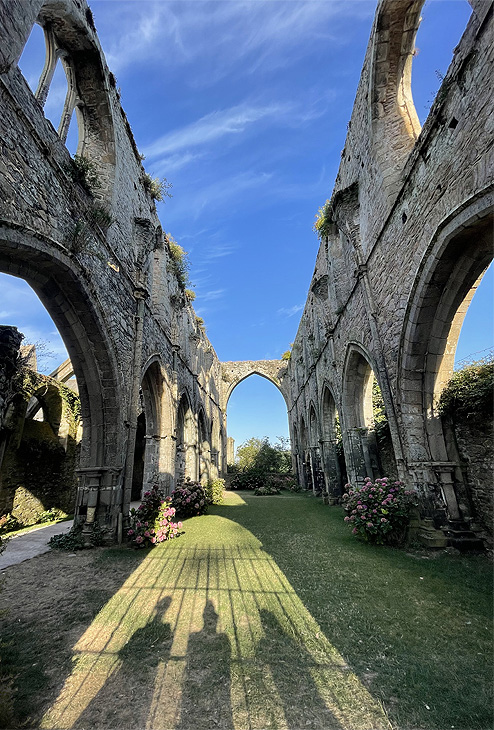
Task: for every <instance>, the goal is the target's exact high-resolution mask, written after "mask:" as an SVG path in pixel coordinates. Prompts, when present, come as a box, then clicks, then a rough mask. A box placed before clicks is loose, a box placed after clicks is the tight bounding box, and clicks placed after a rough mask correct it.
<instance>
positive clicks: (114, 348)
mask: <svg viewBox="0 0 494 730" xmlns="http://www.w3.org/2000/svg"><path fill="white" fill-rule="evenodd" d="M423 1H424V0H379V2H378V7H377V12H376V17H375V21H374V25H373V29H372V33H371V38H370V41H369V45H368V48H367V53H366V56H365V61H364V65H363V70H362V75H361V79H360V84H359V87H358V90H357V94H356V99H355V105H354V109H353V113H352V117H351V120H350V122H349V125H348V135H347V139H346V143H345V148H344V150H343V152H342V157H341V165H340V169H339V173H338V176H337V179H336V184H335V188H334V191H333V193H332V196H331V198H330V200H329V202H328V203H327V205H326V207H325V227H324V233H323V235H322V236H321V246H320V249H319V253H318V256H317V260H316V263H315V269H314V274H313V278H312V281H311V282H310V288H309V294H308V297H307V302H306V305H305V309H304V312H303V315H302V318H301V322H300V326H299V329H298V333H297V336H296V339H295V342H294V345H293V349H292V353H291V358H290V359H289V360H287V361H283V360H280V361H264V362H242V363H236V362H227V363H222V362H220V361H219V360H218V358H217V356H216V353H215V351H214V349H213V346H212V344H211V343H210V342H209V340H208V338H207V336H206V334H205V332H204V330H203V327H202V326H201V321H200V320H199V318H197V317H196V316H195V313H194V311H193V308H192V305H191V304H190V302H189V300H188V298H187V296H186V294H185V293H184V290H183V286H182V283H181V281H180V279H179V278H177V275H176V267H175V266H174V260H173V255H172V251H171V247H170V242H169V241H168V240H167V237H166V236H165V235H164V233H163V230H162V228H161V225H160V221H159V220H158V217H157V215H156V209H155V202H154V199H153V196H152V194H151V193H152V191H151V190H150V185H149V179H148V177H147V176H146V174H145V171H144V168H143V166H142V162H141V158H140V155H139V152H138V150H137V147H136V144H135V141H134V138H133V135H132V131H131V129H130V126H129V123H128V121H127V118H126V116H125V112H124V110H123V109H122V107H121V104H120V98H119V93H118V90H117V88H116V84H115V78H114V76H113V74H112V73H111V71H110V70H109V69H108V67H107V65H106V61H105V58H104V55H103V52H102V49H101V47H100V44H99V41H98V38H97V35H96V32H95V28H94V24H93V20H92V14H91V11H90V9H89V8H88V6H87V4H86V1H85V0H0V270H1V271H2V272H5V273H8V274H12V275H14V276H18V277H21V278H22V279H25V280H26V281H27V282H28V283H29V284H30V285H31V287H32V288H33V289H34V290H35V292H36V293H37V294H38V296H39V298H40V299H41V301H42V302H43V304H44V305H45V307H46V309H47V310H48V312H49V314H50V315H51V317H52V319H53V320H54V322H55V324H56V326H57V328H58V330H59V332H60V333H61V335H62V338H63V340H64V342H65V345H66V347H67V350H68V352H69V356H70V363H71V365H70V367H69V369H68V370H67V373H66V374H67V376H70V375H71V374H72V369H73V373H74V374H75V377H76V379H77V384H78V389H79V394H80V401H81V420H82V424H83V429H82V442H81V450H80V462H79V464H78V466H77V470H76V473H77V497H76V507H75V511H76V515H77V518H78V519H79V520H80V521H83V522H84V523H85V525H86V528H87V529H88V530H90V529H91V526H92V525H93V523H94V522H95V520H97V521H98V522H99V524H100V526H103V527H104V528H105V529H106V530H107V533H108V535H109V536H115V534H116V531H117V530H118V527H119V525H121V524H122V520H125V517H126V515H127V514H128V510H129V504H130V501H131V498H132V496H133V495H132V485H133V480H135V465H134V460H135V454H136V440H138V438H137V437H139V438H140V436H139V434H141V436H142V439H143V443H144V444H145V447H144V451H143V454H142V458H143V463H144V467H143V468H144V473H143V475H142V484H144V486H147V485H150V484H152V483H157V484H159V485H160V486H161V487H162V488H163V489H164V490H166V491H170V490H171V489H172V488H173V485H174V484H176V483H177V481H178V480H180V479H181V478H183V476H184V475H186V476H190V477H191V478H193V479H205V478H210V477H215V476H218V475H221V474H224V472H225V471H226V459H227V424H226V408H227V403H228V399H229V397H230V394H231V392H232V391H233V389H234V388H235V386H236V385H237V384H238V383H239V382H241V381H242V380H243V379H245V378H246V377H248V376H249V375H251V374H253V373H257V374H260V375H262V376H264V377H266V378H268V379H269V380H270V381H272V382H273V383H274V384H275V385H276V386H277V387H278V388H279V389H280V391H281V392H282V394H283V396H284V399H285V401H286V405H287V409H288V416H289V425H290V436H291V444H292V455H293V466H294V470H296V473H297V477H298V479H299V481H300V482H301V483H302V484H303V486H304V487H305V488H306V489H312V490H313V491H314V492H315V493H317V494H322V495H325V496H326V501H329V503H336V502H337V501H338V499H339V497H340V495H341V493H342V489H343V484H344V480H345V479H348V480H349V481H351V482H352V483H354V484H357V483H359V482H361V481H362V480H363V479H364V477H366V476H370V477H377V476H380V475H383V473H384V472H386V474H388V475H393V476H394V475H396V477H398V478H400V479H402V480H403V481H404V482H405V483H406V484H407V485H408V486H409V488H413V489H414V490H416V491H417V493H418V494H419V496H420V504H421V510H422V514H423V516H425V517H429V518H431V517H434V518H435V520H436V523H435V524H436V527H437V526H438V525H440V524H442V525H446V524H450V525H454V524H457V525H458V524H459V523H460V522H462V524H463V527H465V523H466V524H468V525H470V526H472V528H473V530H474V531H476V532H477V533H479V534H485V533H486V531H488V529H489V525H491V520H492V512H490V513H489V510H491V511H492V471H491V470H490V467H485V465H483V464H479V459H476V458H473V457H472V456H471V454H470V455H469V454H468V453H466V452H465V450H464V449H463V450H462V448H461V445H460V446H459V445H458V443H457V439H455V437H454V435H452V434H451V433H450V432H449V431H448V429H447V428H446V426H445V424H444V423H443V422H442V421H441V418H440V417H439V415H438V413H437V410H436V404H437V398H438V395H439V394H440V392H441V390H442V388H443V387H444V384H445V383H446V382H447V380H448V378H449V377H450V375H451V373H452V369H453V361H454V353H455V348H456V342H457V339H458V336H459V332H460V328H461V324H462V321H463V317H464V315H465V312H466V310H467V307H468V304H469V302H470V300H471V298H472V296H473V294H474V292H475V289H476V286H477V284H478V282H479V280H480V278H481V276H482V274H483V272H484V271H485V269H486V267H487V266H488V264H489V262H490V261H491V258H492V230H493V228H492V224H493V219H492V218H493V202H494V186H493V170H494V160H493V131H494V111H493V109H492V98H493V94H492V78H493V77H494V74H493V73H492V56H493V54H494V43H493V17H492V15H493V10H492V3H491V2H489V1H487V0H470V4H471V6H472V10H473V12H472V15H471V18H470V21H469V24H468V26H467V28H466V30H465V33H464V35H463V37H462V39H461V41H460V43H459V45H458V46H457V48H456V49H455V53H454V58H453V61H452V63H451V66H450V68H449V70H448V72H447V75H446V77H445V78H444V81H443V83H442V86H441V89H440V90H439V92H438V94H437V97H436V99H435V102H434V104H433V107H432V109H431V112H430V114H429V117H428V119H427V122H426V123H425V125H424V127H423V128H422V129H421V128H420V124H419V121H418V118H417V115H416V112H415V108H414V106H413V101H412V97H411V91H410V71H411V63H412V55H413V50H414V39H415V35H416V32H417V28H418V25H419V20H420V12H421V8H422V5H423ZM34 23H38V24H40V25H41V26H42V28H43V29H44V32H45V36H46V47H47V53H46V62H45V67H44V69H43V71H42V74H41V77H40V81H39V86H38V89H37V91H36V93H35V94H33V93H32V92H31V90H30V88H29V87H28V84H27V82H26V80H25V79H24V77H23V76H22V74H21V72H20V70H19V68H18V66H17V62H18V60H19V57H20V55H21V53H22V50H23V48H24V45H25V43H26V41H27V38H28V37H29V34H30V32H31V29H32V27H33V25H34ZM58 58H61V60H62V63H63V66H64V69H65V71H66V75H67V79H68V83H69V92H68V94H67V98H66V101H65V108H64V112H63V115H62V120H61V123H60V127H59V129H58V130H57V131H56V130H55V129H54V128H53V126H52V124H51V123H50V122H49V121H48V120H47V119H46V118H45V116H44V113H43V103H44V101H45V100H46V97H47V93H48V89H49V87H50V81H51V79H52V76H53V72H54V68H55V64H56V62H57V60H58ZM73 113H75V114H77V118H78V122H79V130H80V136H79V146H78V155H79V156H81V157H82V158H85V159H86V160H88V161H90V163H92V165H93V166H94V169H95V170H96V172H97V176H98V181H99V185H98V187H95V188H94V189H90V187H88V185H85V184H84V180H83V179H81V178H80V177H78V175H76V174H75V172H74V171H75V167H74V164H73V162H72V160H71V156H70V154H69V152H68V150H67V148H66V146H65V144H64V141H65V138H66V134H67V129H68V124H69V122H70V118H71V116H72V114H73ZM110 223H111V225H110ZM9 337H10V339H8V338H7V339H8V342H7V344H5V343H0V344H2V348H0V349H2V351H1V356H0V357H1V362H0V370H1V372H0V388H1V389H3V390H2V392H0V462H1V460H2V457H3V454H4V452H5V450H6V449H7V448H8V438H9V430H8V427H7V426H8V424H7V420H8V419H7V411H8V408H7V405H8V403H7V401H8V399H7V398H6V395H5V394H6V393H7V391H8V377H9V368H8V362H9V357H10V358H12V352H13V351H16V348H17V347H18V346H19V342H18V341H16V340H15V336H13V335H12V333H10V334H9ZM9 347H10V348H11V350H10V351H9ZM8 351H9V352H10V354H8ZM6 353H7V354H6ZM6 363H7V364H6ZM61 379H63V378H61ZM374 382H377V384H378V386H379V389H380V393H381V395H382V400H383V403H384V409H385V412H386V416H387V423H388V426H389V438H388V441H387V444H386V446H385V447H383V446H382V445H381V448H380V445H379V443H378V441H377V439H376V434H375V429H374V427H373V426H374V424H373V413H372V397H373V395H372V394H373V384H374ZM42 386H43V387H45V388H47V387H48V386H47V384H46V383H42ZM39 387H40V388H41V385H40V386H39ZM34 392H35V390H33V393H34ZM36 392H37V391H36ZM26 407H27V406H26ZM55 420H56V419H55ZM61 424H62V422H61V420H60V418H58V420H57V421H56V423H55V430H57V429H60V428H61V427H62V426H61ZM52 426H53V424H52ZM337 429H341V436H342V442H343V453H340V452H339V451H338V448H337V434H336V430H337ZM55 435H56V436H57V437H60V438H66V436H67V433H63V434H62V433H61V432H57V433H56V434H55ZM480 461H482V459H480ZM482 468H484V472H482ZM489 474H490V476H489ZM0 486H1V484H0Z"/></svg>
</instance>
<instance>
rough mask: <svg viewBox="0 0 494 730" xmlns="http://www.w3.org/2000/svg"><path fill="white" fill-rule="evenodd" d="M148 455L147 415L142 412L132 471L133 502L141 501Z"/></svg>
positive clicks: (138, 424)
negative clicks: (145, 463) (145, 462)
mask: <svg viewBox="0 0 494 730" xmlns="http://www.w3.org/2000/svg"><path fill="white" fill-rule="evenodd" d="M145 454H146V414H145V413H144V411H142V412H141V413H140V414H139V416H138V417H137V430H136V443H135V448H134V468H133V471H132V493H131V499H132V501H137V500H140V499H141V497H142V492H143V483H144V461H145Z"/></svg>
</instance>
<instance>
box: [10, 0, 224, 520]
mask: <svg viewBox="0 0 494 730" xmlns="http://www.w3.org/2000/svg"><path fill="white" fill-rule="evenodd" d="M34 22H38V23H40V24H41V25H42V27H43V28H44V29H45V33H46V34H47V37H48V41H49V42H48V46H49V52H48V54H47V66H46V67H45V71H44V72H43V74H42V77H41V83H40V87H39V89H38V93H37V95H36V96H35V95H33V93H32V92H31V90H30V89H29V87H28V86H27V83H26V81H25V79H24V78H23V76H22V75H21V73H20V71H19V69H18V68H17V61H18V59H19V57H20V54H21V52H22V49H23V47H24V44H25V42H26V40H27V38H28V35H29V33H30V31H31V28H32V25H33V24H34ZM53 53H58V54H59V55H61V56H62V58H63V61H64V66H65V68H66V69H68V71H69V73H68V74H67V77H68V82H69V91H70V93H69V98H68V101H67V103H66V109H65V112H64V115H65V114H70V112H71V109H72V107H74V106H75V109H76V113H77V116H78V122H79V130H80V138H79V147H78V154H79V155H82V156H84V157H85V158H87V159H89V160H90V161H91V162H93V163H94V165H95V166H96V170H97V175H98V180H99V187H97V188H96V189H95V191H94V195H91V194H89V193H88V192H87V190H86V189H85V188H84V187H83V186H82V185H80V184H78V183H77V182H75V181H74V179H73V175H71V172H70V171H71V158H70V155H69V153H68V151H67V149H66V148H65V145H64V144H63V141H62V139H63V129H61V130H59V131H60V136H59V134H58V133H57V132H56V131H55V130H54V128H53V127H52V125H51V123H50V122H49V121H48V120H46V119H45V117H44V114H43V109H42V102H43V98H44V97H45V96H46V89H47V84H48V82H49V76H50V68H51V66H52V65H53V64H52V60H53V59H52V56H53ZM50 64H51V66H50ZM0 105H1V106H0V145H1V147H0V269H1V270H2V271H4V272H7V273H10V274H13V275H15V276H19V277H21V278H23V279H25V280H26V281H27V282H28V283H29V284H30V285H31V286H32V287H33V289H34V290H35V291H36V292H37V294H38V295H39V297H40V299H41V301H42V302H43V303H44V304H45V306H46V308H47V310H48V311H49V313H50V315H51V316H52V318H53V320H54V321H55V323H56V325H57V327H58V329H59V331H60V333H61V335H62V337H63V339H64V342H65V344H66V346H67V349H68V352H69V355H70V359H71V362H72V366H73V368H74V372H75V375H76V377H77V382H78V385H79V392H80V397H81V408H82V420H83V425H84V428H83V440H82V449H81V460H80V467H79V469H78V476H79V482H80V486H79V490H78V496H77V505H76V510H77V514H78V517H79V518H81V519H82V518H85V521H86V526H87V527H88V528H90V526H91V524H92V522H93V521H94V519H95V518H97V519H98V520H99V522H100V523H101V524H102V525H103V526H106V527H107V528H108V531H109V534H112V533H114V531H115V529H116V528H117V525H118V524H120V517H119V515H125V514H127V512H128V504H129V501H130V497H131V486H132V474H133V460H134V447H135V436H136V429H137V419H138V416H139V413H140V412H141V411H142V409H144V412H145V414H146V429H147V432H146V464H145V480H146V483H147V484H150V483H153V482H158V483H160V484H161V485H162V486H163V487H164V488H165V489H170V488H171V486H172V485H173V483H174V481H175V479H176V477H177V476H178V477H179V476H180V475H181V474H182V473H183V463H182V452H183V450H184V449H186V450H187V451H188V452H189V459H188V465H187V470H188V473H189V475H190V476H191V477H196V478H198V477H199V476H204V475H208V474H210V475H214V474H215V473H217V471H218V465H219V464H220V463H221V456H218V454H221V452H222V444H221V441H220V437H221V438H223V439H224V440H225V441H226V424H225V420H224V419H225V417H224V414H223V413H222V411H221V410H220V404H219V383H220V379H221V378H220V364H219V362H218V359H217V357H216V354H215V353H214V350H213V348H212V347H211V345H210V343H209V341H208V339H207V337H206V336H205V334H204V332H203V331H202V329H201V327H199V326H198V324H197V321H196V318H195V315H194V312H193V310H192V308H191V306H190V305H189V304H188V302H187V300H186V298H185V297H184V294H183V292H182V290H181V289H180V287H179V285H178V283H177V279H176V277H175V274H174V273H173V270H172V269H173V267H172V264H171V260H170V252H169V248H168V242H167V240H166V237H165V236H164V235H163V232H162V229H161V226H160V223H159V220H158V218H157V216H156V210H155V205H154V201H153V200H152V198H151V197H150V195H149V192H148V189H147V186H146V180H145V176H144V169H143V167H142V163H141V160H140V157H139V153H138V151H137V149H136V145H135V142H134V139H133V137H132V133H131V130H130V127H129V125H128V122H127V119H126V117H125V114H124V112H123V110H122V108H121V105H120V101H119V95H118V91H117V89H116V88H115V79H114V77H113V75H112V74H111V73H110V72H109V70H108V68H107V66H106V63H105V60H104V56H103V54H102V51H101V48H100V46H99V42H98V39H97V37H96V33H95V30H94V26H93V22H92V16H91V13H90V10H89V9H88V7H87V5H86V3H85V2H79V1H78V0H63V1H60V2H43V0H31V1H30V2H16V1H15V0H14V1H13V2H12V1H11V0H7V1H5V0H2V2H0ZM64 115H63V116H64ZM101 209H104V210H105V211H106V213H107V216H103V217H102V216H101V215H97V213H99V211H100V210H101ZM184 410H185V411H186V412H187V413H188V414H189V417H188V419H187V433H186V434H184V422H183V419H182V420H180V416H181V413H183V411H184ZM199 429H201V438H202V441H201V446H200V447H199V445H198V438H199V436H198V431H199ZM211 452H213V456H214V458H212V455H211Z"/></svg>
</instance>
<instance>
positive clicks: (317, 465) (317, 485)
mask: <svg viewBox="0 0 494 730" xmlns="http://www.w3.org/2000/svg"><path fill="white" fill-rule="evenodd" d="M306 461H307V470H308V472H309V473H310V481H311V483H312V491H313V492H314V494H315V495H316V496H321V495H322V493H323V492H324V491H325V489H326V485H325V479H324V471H323V463H322V454H321V436H320V432H319V422H318V418H317V414H316V409H315V408H314V405H313V404H312V403H311V405H310V408H309V448H308V453H307V459H306Z"/></svg>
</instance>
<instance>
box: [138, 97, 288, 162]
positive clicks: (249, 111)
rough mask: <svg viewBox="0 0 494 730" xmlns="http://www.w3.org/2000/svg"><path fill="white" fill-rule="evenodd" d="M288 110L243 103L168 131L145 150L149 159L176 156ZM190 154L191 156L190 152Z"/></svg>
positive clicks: (279, 107)
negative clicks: (182, 151)
mask: <svg viewBox="0 0 494 730" xmlns="http://www.w3.org/2000/svg"><path fill="white" fill-rule="evenodd" d="M286 111H287V107H286V105H284V106H283V105H279V104H271V105H268V106H258V107H256V106H249V105H247V104H241V105H238V106H234V107H231V108H230V109H222V110H217V111H214V112H211V113H210V114H206V116H204V117H201V118H200V119H198V120H197V121H196V122H192V124H188V125H187V126H185V127H183V128H182V129H178V130H176V131H174V132H169V133H168V134H165V135H163V136H162V137H160V138H159V139H157V140H155V141H154V142H153V143H152V144H150V145H148V146H147V147H145V148H144V150H143V152H144V154H145V156H146V158H148V159H153V158H155V157H159V156H161V155H166V154H173V153H176V152H177V151H178V150H182V149H186V148H189V147H196V146H198V145H203V144H208V143H211V142H215V141H216V140H218V139H220V138H221V137H224V136H226V135H233V134H239V133H241V132H244V131H245V129H246V128H247V127H248V126H249V125H251V124H253V123H254V122H258V121H260V120H261V119H265V118H266V117H278V116H279V115H280V114H281V113H285V112H286ZM188 154H190V153H188Z"/></svg>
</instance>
